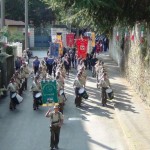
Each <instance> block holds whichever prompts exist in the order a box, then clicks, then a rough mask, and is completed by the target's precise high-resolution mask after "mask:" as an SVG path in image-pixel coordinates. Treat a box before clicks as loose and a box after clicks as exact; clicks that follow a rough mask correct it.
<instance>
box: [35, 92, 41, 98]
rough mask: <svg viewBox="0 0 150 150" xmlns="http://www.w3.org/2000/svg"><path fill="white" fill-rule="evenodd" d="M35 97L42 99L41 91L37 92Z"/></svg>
mask: <svg viewBox="0 0 150 150" xmlns="http://www.w3.org/2000/svg"><path fill="white" fill-rule="evenodd" d="M34 97H35V99H36V100H40V99H41V98H42V94H41V93H40V92H39V93H36V94H35V96H34Z"/></svg>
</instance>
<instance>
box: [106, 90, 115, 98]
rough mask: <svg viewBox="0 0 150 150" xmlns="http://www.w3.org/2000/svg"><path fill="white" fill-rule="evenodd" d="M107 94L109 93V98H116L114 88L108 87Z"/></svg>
mask: <svg viewBox="0 0 150 150" xmlns="http://www.w3.org/2000/svg"><path fill="white" fill-rule="evenodd" d="M106 94H107V97H108V99H110V100H111V99H113V98H114V93H113V90H112V89H110V88H109V89H107V90H106Z"/></svg>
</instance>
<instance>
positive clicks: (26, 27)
mask: <svg viewBox="0 0 150 150" xmlns="http://www.w3.org/2000/svg"><path fill="white" fill-rule="evenodd" d="M27 48H28V0H25V50H27Z"/></svg>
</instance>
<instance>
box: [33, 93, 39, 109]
mask: <svg viewBox="0 0 150 150" xmlns="http://www.w3.org/2000/svg"><path fill="white" fill-rule="evenodd" d="M37 93H38V92H37V91H33V109H34V110H36V109H38V106H39V105H38V101H37V100H36V99H35V95H36V94H37Z"/></svg>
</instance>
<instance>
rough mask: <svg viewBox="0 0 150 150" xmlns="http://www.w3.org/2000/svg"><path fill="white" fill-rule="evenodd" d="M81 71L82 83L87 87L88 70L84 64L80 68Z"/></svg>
mask: <svg viewBox="0 0 150 150" xmlns="http://www.w3.org/2000/svg"><path fill="white" fill-rule="evenodd" d="M80 72H81V79H80V80H81V84H82V85H83V87H84V88H85V85H86V79H87V74H86V70H85V68H84V66H83V67H82V68H81V69H80Z"/></svg>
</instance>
